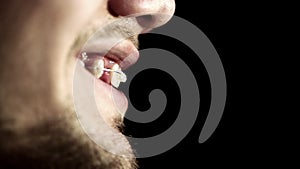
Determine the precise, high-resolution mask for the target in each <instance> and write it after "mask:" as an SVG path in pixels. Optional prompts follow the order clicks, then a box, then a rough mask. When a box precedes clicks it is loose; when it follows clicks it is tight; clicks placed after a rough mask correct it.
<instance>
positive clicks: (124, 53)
mask: <svg viewBox="0 0 300 169" xmlns="http://www.w3.org/2000/svg"><path fill="white" fill-rule="evenodd" d="M98 46H99V45H97V42H95V43H93V42H91V43H89V44H87V45H86V46H85V47H84V52H86V53H87V54H88V55H89V53H96V54H97V53H98V54H100V55H102V56H104V57H106V58H107V59H108V60H111V61H113V62H115V63H117V64H119V66H120V68H121V69H122V70H125V69H127V68H128V67H130V66H132V65H133V64H134V63H136V62H137V60H138V58H139V51H138V49H137V47H136V46H135V45H134V44H133V43H132V42H131V41H130V40H126V39H125V40H123V41H121V42H119V43H117V44H116V45H114V46H113V47H111V48H110V49H105V50H104V51H107V52H104V51H103V49H102V50H101V49H100V48H98Z"/></svg>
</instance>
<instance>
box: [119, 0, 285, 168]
mask: <svg viewBox="0 0 300 169" xmlns="http://www.w3.org/2000/svg"><path fill="white" fill-rule="evenodd" d="M176 4H177V8H176V13H175V15H176V16H179V17H182V18H184V19H186V20H188V21H190V22H191V23H193V24H194V25H196V26H197V27H198V28H199V29H200V30H201V31H202V32H204V34H205V35H206V36H207V37H208V38H209V39H210V41H211V42H212V44H213V45H214V47H215V48H216V50H217V52H218V54H219V56H220V58H221V60H222V63H223V66H224V69H225V73H226V79H227V101H226V107H225V111H224V114H223V117H222V119H221V122H220V124H219V126H218V128H217V129H216V131H215V132H214V133H213V135H212V136H211V137H210V138H209V139H208V140H207V141H206V142H205V143H203V144H199V143H198V138H199V134H200V131H201V128H202V126H203V123H204V121H205V118H206V114H205V113H207V109H208V108H209V99H210V94H209V93H210V87H209V83H208V78H207V75H206V74H205V69H204V67H203V65H201V67H202V68H201V69H202V71H200V72H199V73H201V72H202V74H201V76H203V77H205V78H206V82H202V83H201V87H200V90H201V91H202V93H201V95H200V96H201V99H202V100H201V108H200V115H199V116H198V118H197V121H196V123H195V125H194V127H193V128H192V130H191V131H190V132H189V134H188V135H187V136H186V137H185V138H184V139H183V141H181V142H180V143H179V144H178V145H176V146H175V147H174V148H173V149H171V150H169V151H167V152H165V153H163V154H160V155H157V156H154V157H150V158H142V159H138V164H139V166H140V168H141V169H150V168H151V169H152V168H171V166H175V167H174V168H215V167H219V166H222V167H234V168H245V167H255V168H257V167H262V166H270V165H279V164H284V163H283V160H282V159H281V157H282V155H283V154H282V153H281V152H280V151H281V150H282V148H279V147H278V145H280V143H278V138H276V137H275V138H274V137H273V136H274V135H275V136H276V134H277V133H276V132H277V131H278V130H276V129H275V128H273V127H271V124H270V123H269V121H270V119H267V120H269V121H267V120H266V119H265V116H266V114H267V113H269V111H270V110H268V109H265V108H264V105H265V104H266V101H265V100H264V97H265V94H267V93H266V92H267V90H264V91H263V92H261V91H260V92H257V91H258V88H263V89H267V88H268V86H267V85H266V84H265V83H264V82H263V81H262V79H261V77H260V76H258V75H257V72H259V73H260V74H261V73H262V74H264V73H265V72H260V71H261V68H262V67H263V68H265V67H264V66H265V65H264V64H263V63H264V62H263V61H264V59H265V57H268V55H265V54H266V53H265V50H262V48H268V47H267V45H266V43H267V42H266V39H268V38H269V36H270V32H269V31H268V27H266V23H268V22H271V21H272V20H273V19H274V16H273V15H271V14H270V13H268V11H266V9H268V8H272V7H271V6H269V5H268V4H267V5H263V4H261V3H228V2H226V3H224V2H223V3H220V2H216V1H209V2H202V1H197V4H196V1H179V0H177V1H176ZM156 38H157V37H154V38H153V37H151V35H149V36H147V35H144V36H141V38H140V42H141V48H143V47H145V48H146V47H150V46H151V44H152V45H153V44H159V42H158V41H157V39H156ZM161 38H162V41H163V42H170V41H169V40H170V39H169V40H166V38H163V37H161ZM170 43H172V42H170ZM174 43H176V42H175V41H174ZM164 44H165V43H164ZM163 48H165V49H169V48H168V45H165V46H164V47H163ZM180 49H181V48H177V50H180ZM172 52H173V51H172ZM197 64H198V63H197ZM194 66H195V65H194ZM270 76H271V75H268V76H267V77H268V78H269V77H270ZM264 78H266V76H264ZM272 116H274V115H272ZM164 120H165V121H164V122H165V123H161V122H160V123H157V124H156V123H152V124H151V125H153V126H150V127H149V126H140V125H138V124H132V123H130V122H128V121H127V122H126V121H125V125H126V131H127V132H128V133H129V134H130V135H133V136H145V135H150V136H151V135H155V134H158V133H160V132H163V131H164V130H165V129H166V128H167V127H168V126H170V125H171V124H172V122H173V121H174V117H170V119H167V118H166V119H164ZM153 128H154V129H155V131H153ZM270 138H272V139H270ZM179 166H184V167H179Z"/></svg>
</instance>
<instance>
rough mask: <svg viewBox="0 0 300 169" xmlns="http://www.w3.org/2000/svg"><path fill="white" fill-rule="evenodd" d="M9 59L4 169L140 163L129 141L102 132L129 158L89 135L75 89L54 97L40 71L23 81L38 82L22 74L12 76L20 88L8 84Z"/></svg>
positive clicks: (2, 121)
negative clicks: (78, 111)
mask: <svg viewBox="0 0 300 169" xmlns="http://www.w3.org/2000/svg"><path fill="white" fill-rule="evenodd" d="M118 31H119V30H118ZM91 32H93V31H90V32H88V33H85V34H82V35H81V36H79V37H78V38H77V39H76V41H75V42H74V44H73V47H72V49H71V50H70V51H75V50H76V49H78V48H79V46H81V45H82V44H83V42H84V41H86V39H87V38H88V37H89V35H90V34H91ZM1 53H2V52H1ZM69 55H71V56H68V58H72V57H74V53H73V52H70V53H69ZM6 63H10V61H8V60H4V61H3V62H2V63H1V68H0V70H1V73H0V78H1V79H0V82H1V89H0V94H1V98H0V137H1V138H0V168H10V169H15V168H16V169H20V168H31V169H72V168H76V169H105V168H109V169H121V168H122V169H131V168H136V167H137V165H136V161H135V158H133V157H134V155H133V152H132V149H131V147H130V145H129V143H128V142H126V141H125V142H124V141H120V137H116V136H114V135H112V134H109V133H106V131H99V137H102V136H103V138H102V139H103V141H104V142H105V144H107V145H109V146H111V147H123V150H122V152H123V154H126V155H125V156H124V155H123V156H120V155H117V154H113V153H111V152H110V151H108V150H106V149H104V148H102V147H101V146H99V145H97V144H96V143H95V142H94V141H93V140H92V139H90V138H89V136H88V135H87V134H86V133H85V131H84V130H83V128H82V126H81V125H80V122H79V121H78V119H77V117H76V112H75V110H74V103H73V101H72V96H71V95H72V94H71V92H72V91H71V90H70V91H69V92H70V93H69V94H68V96H67V97H66V99H65V101H64V102H63V103H61V102H58V101H56V99H55V98H53V97H52V94H51V90H47V88H48V86H47V85H48V83H47V82H49V81H47V80H43V78H42V79H41V78H37V75H36V72H35V74H32V76H31V74H30V73H28V74H26V78H27V79H30V80H28V81H27V80H25V79H24V81H26V82H28V84H30V83H32V82H40V83H39V84H37V85H36V83H35V84H33V86H31V85H29V86H27V85H23V84H22V83H25V82H24V81H22V77H20V78H19V79H15V80H13V81H14V82H15V83H14V85H18V86H17V87H18V88H19V90H14V87H12V85H9V83H7V84H6V83H5V78H2V77H4V75H7V74H8V75H9V73H8V70H9V69H6V68H7V65H6ZM52 66H53V65H52ZM1 76H2V77H1ZM41 76H42V75H41ZM24 78H25V77H24ZM3 79H4V80H3ZM45 79H46V78H45ZM69 81H70V82H71V81H72V80H69ZM2 82H3V83H2ZM20 82H21V83H20ZM35 85H36V86H35ZM66 85H68V83H67V84H66ZM116 124H117V125H118V127H119V128H121V126H122V125H121V124H122V123H121V122H120V120H119V119H117V120H116ZM124 147H125V148H124Z"/></svg>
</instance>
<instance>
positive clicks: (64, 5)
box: [42, 0, 107, 33]
mask: <svg viewBox="0 0 300 169" xmlns="http://www.w3.org/2000/svg"><path fill="white" fill-rule="evenodd" d="M44 5H45V7H44V8H42V9H43V10H45V11H43V12H44V13H45V12H46V13H47V16H50V17H51V19H49V20H51V21H53V25H54V24H55V25H58V26H59V27H60V29H61V31H62V32H64V33H78V32H79V31H81V30H82V29H83V28H84V26H85V25H87V24H88V23H89V22H90V20H92V19H93V18H95V17H98V16H99V17H101V15H102V16H103V15H104V13H106V11H107V0H89V1H82V0H75V1H74V0H63V1H61V0H52V1H45V4H44ZM99 20H101V18H99Z"/></svg>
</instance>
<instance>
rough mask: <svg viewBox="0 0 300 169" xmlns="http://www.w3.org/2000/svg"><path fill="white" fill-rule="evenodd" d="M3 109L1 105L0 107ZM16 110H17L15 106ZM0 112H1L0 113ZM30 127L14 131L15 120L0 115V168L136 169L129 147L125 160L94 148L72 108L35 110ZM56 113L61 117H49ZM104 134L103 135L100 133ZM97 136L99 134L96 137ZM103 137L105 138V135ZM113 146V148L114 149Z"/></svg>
mask: <svg viewBox="0 0 300 169" xmlns="http://www.w3.org/2000/svg"><path fill="white" fill-rule="evenodd" d="M2 106H3V105H1V107H2ZM16 107H18V106H16ZM1 110H2V109H1ZM35 111H38V112H36V113H34V114H40V113H42V114H47V115H46V116H43V117H33V118H37V119H38V120H39V121H38V122H35V125H33V126H32V127H26V128H18V127H17V125H14V124H17V123H18V121H19V119H18V117H13V116H9V115H6V116H4V112H0V115H1V118H0V119H1V123H0V135H1V140H0V161H1V162H0V168H11V169H14V168H16V169H20V168H31V169H50V168H51V169H63V168H68V169H72V168H76V169H89V168H90V169H103V168H109V169H119V168H120V169H121V168H122V169H123V168H124V169H130V168H136V163H135V159H134V158H129V157H130V156H131V157H132V150H131V149H130V148H129V147H130V146H129V145H119V146H124V147H128V149H127V150H126V153H127V154H128V156H127V157H124V156H119V155H116V154H112V153H111V152H109V151H107V150H105V149H103V148H102V147H101V146H99V145H97V144H95V143H94V142H93V141H92V140H91V139H90V138H89V137H88V136H87V135H86V134H85V132H84V131H83V129H82V127H81V126H80V124H79V122H78V120H77V118H76V113H75V111H74V110H73V106H66V107H65V108H63V107H60V108H55V110H54V109H52V110H49V108H48V110H45V107H41V106H37V107H36V109H35ZM57 111H59V113H60V114H62V115H61V116H51V114H52V115H53V114H57V113H56V112H57ZM103 132H105V131H103ZM100 135H101V133H100ZM106 136H107V134H106ZM103 139H104V140H106V142H107V144H116V143H118V142H119V144H124V143H123V142H120V141H119V140H118V138H117V137H115V138H114V137H105V138H103ZM114 146H116V145H114Z"/></svg>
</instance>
